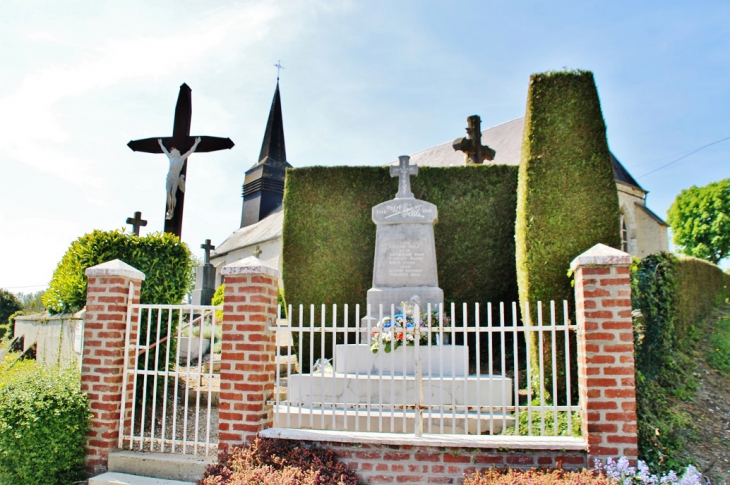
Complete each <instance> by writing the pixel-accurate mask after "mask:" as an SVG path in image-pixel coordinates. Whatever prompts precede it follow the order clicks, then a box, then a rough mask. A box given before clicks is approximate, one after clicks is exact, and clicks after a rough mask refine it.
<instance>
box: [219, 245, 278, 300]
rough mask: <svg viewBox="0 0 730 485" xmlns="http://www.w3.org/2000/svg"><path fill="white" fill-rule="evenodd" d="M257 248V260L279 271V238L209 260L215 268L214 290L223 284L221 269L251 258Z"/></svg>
mask: <svg viewBox="0 0 730 485" xmlns="http://www.w3.org/2000/svg"><path fill="white" fill-rule="evenodd" d="M257 246H258V247H260V248H261V254H260V255H259V259H260V260H261V261H263V262H264V263H266V264H267V265H268V266H271V267H272V268H276V269H278V270H279V271H281V249H282V243H281V237H278V238H276V239H271V240H269V241H264V242H260V243H256V244H253V245H251V246H244V247H242V248H238V249H236V250H235V251H231V252H230V253H228V254H226V255H224V256H221V257H218V258H215V259H213V258H211V261H210V262H211V263H212V264H213V266H215V286H216V288H217V287H219V286H220V285H221V283H222V282H223V281H222V278H221V268H222V267H223V266H225V265H227V264H231V263H235V262H236V261H240V260H242V259H244V258H247V257H249V256H253V255H254V252H255V251H256V247H257ZM280 284H281V282H280Z"/></svg>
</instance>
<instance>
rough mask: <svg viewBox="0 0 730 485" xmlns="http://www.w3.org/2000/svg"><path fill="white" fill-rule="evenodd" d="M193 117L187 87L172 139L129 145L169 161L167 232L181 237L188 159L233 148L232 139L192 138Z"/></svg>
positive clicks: (179, 102) (182, 88) (183, 89)
mask: <svg viewBox="0 0 730 485" xmlns="http://www.w3.org/2000/svg"><path fill="white" fill-rule="evenodd" d="M192 115H193V108H192V97H191V90H190V88H189V87H188V85H187V84H184V83H183V85H182V86H180V93H179V94H178V97H177V105H176V106H175V122H174V124H173V127H172V136H171V137H155V138H145V139H143V140H133V141H130V142H129V143H127V146H128V147H129V148H131V149H132V150H134V151H135V152H147V153H164V154H165V155H167V157H168V159H169V160H170V170H169V172H168V174H167V191H168V194H167V198H166V199H167V203H166V205H165V232H171V233H173V234H175V235H176V236H178V237H180V235H181V234H182V220H183V204H184V202H185V175H186V174H187V170H188V163H187V159H188V157H189V156H190V155H191V154H192V153H193V152H214V151H217V150H224V149H230V148H232V147H233V142H232V141H231V139H230V138H218V137H215V136H198V137H193V136H190V121H191V118H192Z"/></svg>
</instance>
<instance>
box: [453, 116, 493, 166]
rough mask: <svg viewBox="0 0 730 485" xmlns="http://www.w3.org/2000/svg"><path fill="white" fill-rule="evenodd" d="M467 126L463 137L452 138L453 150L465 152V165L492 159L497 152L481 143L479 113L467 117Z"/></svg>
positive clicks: (478, 163) (477, 163)
mask: <svg viewBox="0 0 730 485" xmlns="http://www.w3.org/2000/svg"><path fill="white" fill-rule="evenodd" d="M466 120H467V123H468V126H467V128H466V134H467V136H465V137H464V138H458V139H456V140H454V143H453V144H452V146H453V147H454V150H459V151H462V152H464V153H465V154H466V163H467V165H469V164H472V165H480V164H481V163H482V162H484V160H489V161H492V160H494V156H495V155H496V154H497V152H495V151H494V150H492V149H491V148H489V147H488V146H487V145H482V126H481V125H482V120H481V118H479V115H472V116H470V117H468V118H467V119H466Z"/></svg>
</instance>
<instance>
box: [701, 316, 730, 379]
mask: <svg viewBox="0 0 730 485" xmlns="http://www.w3.org/2000/svg"><path fill="white" fill-rule="evenodd" d="M705 354H706V356H707V357H706V358H707V363H708V364H710V365H711V366H712V368H713V369H715V370H717V371H718V372H720V373H722V374H724V375H725V376H726V377H730V317H724V318H721V319H720V320H718V321H717V323H716V324H715V326H714V328H712V330H711V333H710V342H709V347H708V348H707V349H706V352H705Z"/></svg>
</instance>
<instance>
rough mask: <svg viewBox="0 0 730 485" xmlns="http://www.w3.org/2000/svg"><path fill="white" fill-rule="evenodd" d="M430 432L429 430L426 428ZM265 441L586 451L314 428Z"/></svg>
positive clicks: (270, 431)
mask: <svg viewBox="0 0 730 485" xmlns="http://www.w3.org/2000/svg"><path fill="white" fill-rule="evenodd" d="M426 431H428V428H427V429H426ZM259 436H262V437H264V438H279V439H289V440H300V441H317V442H319V443H326V442H333V443H367V444H371V443H372V444H379V445H410V446H433V447H444V448H491V449H498V448H507V449H513V450H585V449H586V448H587V447H588V442H587V441H586V439H585V438H568V437H565V436H502V435H499V436H489V435H481V436H470V435H438V434H434V433H430V432H425V433H423V436H413V435H409V434H401V433H369V432H367V431H363V430H361V431H352V430H350V431H340V430H337V431H323V430H314V429H306V430H305V429H286V428H277V427H274V428H267V429H265V430H263V431H261V432H260V433H259Z"/></svg>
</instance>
